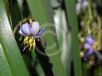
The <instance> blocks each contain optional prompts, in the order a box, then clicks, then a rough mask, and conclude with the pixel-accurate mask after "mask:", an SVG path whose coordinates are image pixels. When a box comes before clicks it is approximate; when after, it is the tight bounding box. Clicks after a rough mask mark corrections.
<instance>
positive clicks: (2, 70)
mask: <svg viewBox="0 0 102 76" xmlns="http://www.w3.org/2000/svg"><path fill="white" fill-rule="evenodd" d="M0 76H12V72H11V69H10V67H9V65H8V62H7V60H6V56H5V54H4V50H3V47H2V45H1V44H0Z"/></svg>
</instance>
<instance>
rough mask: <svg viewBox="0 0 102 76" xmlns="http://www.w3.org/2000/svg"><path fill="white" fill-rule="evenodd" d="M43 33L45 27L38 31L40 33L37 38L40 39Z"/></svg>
mask: <svg viewBox="0 0 102 76" xmlns="http://www.w3.org/2000/svg"><path fill="white" fill-rule="evenodd" d="M44 32H45V27H43V28H41V29H40V31H39V32H38V34H37V36H39V37H41V36H42V35H43V33H44Z"/></svg>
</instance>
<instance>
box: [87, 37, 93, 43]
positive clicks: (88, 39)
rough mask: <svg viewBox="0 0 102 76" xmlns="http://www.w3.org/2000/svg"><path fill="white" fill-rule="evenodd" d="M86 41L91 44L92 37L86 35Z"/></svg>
mask: <svg viewBox="0 0 102 76" xmlns="http://www.w3.org/2000/svg"><path fill="white" fill-rule="evenodd" d="M86 42H87V43H88V44H90V45H93V43H94V39H93V38H92V37H91V36H87V37H86Z"/></svg>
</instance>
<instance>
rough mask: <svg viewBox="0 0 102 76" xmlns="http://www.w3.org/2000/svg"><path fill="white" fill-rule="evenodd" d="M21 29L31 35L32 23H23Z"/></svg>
mask: <svg viewBox="0 0 102 76" xmlns="http://www.w3.org/2000/svg"><path fill="white" fill-rule="evenodd" d="M21 30H22V32H23V33H24V34H26V35H30V34H31V32H30V25H29V24H28V23H25V24H23V25H22V26H21Z"/></svg>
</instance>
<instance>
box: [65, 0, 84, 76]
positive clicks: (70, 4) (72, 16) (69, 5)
mask: <svg viewBox="0 0 102 76" xmlns="http://www.w3.org/2000/svg"><path fill="white" fill-rule="evenodd" d="M65 4H66V10H67V18H68V22H69V25H70V26H71V39H72V41H71V51H72V53H71V54H72V60H73V62H74V72H75V76H82V71H81V60H80V50H79V41H78V23H77V17H76V13H75V12H76V11H75V0H65Z"/></svg>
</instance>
